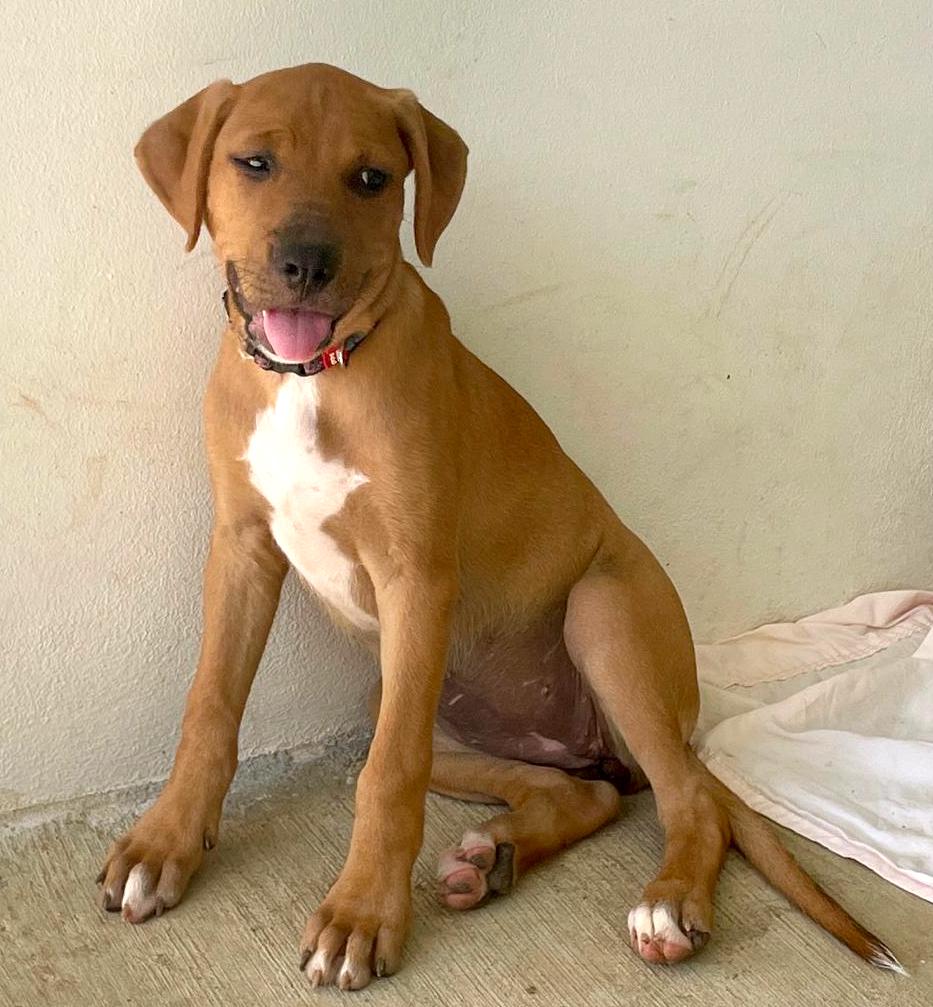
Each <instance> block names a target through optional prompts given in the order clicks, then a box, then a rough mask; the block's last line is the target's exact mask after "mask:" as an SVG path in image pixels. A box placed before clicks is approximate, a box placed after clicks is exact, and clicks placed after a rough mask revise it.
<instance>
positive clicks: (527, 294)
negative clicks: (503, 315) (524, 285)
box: [486, 283, 566, 311]
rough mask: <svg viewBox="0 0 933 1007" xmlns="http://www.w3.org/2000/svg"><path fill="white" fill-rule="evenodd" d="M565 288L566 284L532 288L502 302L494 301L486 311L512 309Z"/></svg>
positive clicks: (550, 284) (551, 284)
mask: <svg viewBox="0 0 933 1007" xmlns="http://www.w3.org/2000/svg"><path fill="white" fill-rule="evenodd" d="M565 286H566V284H563V283H549V284H547V285H546V286H543V287H533V288H532V289H531V290H523V291H521V293H518V294H514V295H513V296H512V297H507V298H506V299H505V300H504V301H496V303H495V304H490V306H489V307H488V308H487V309H486V310H487V311H498V310H499V309H500V308H514V307H515V305H517V304H524V303H525V302H526V301H532V300H534V299H535V298H536V297H544V296H545V295H546V294H556V293H557V291H558V290H562V289H563V288H564V287H565Z"/></svg>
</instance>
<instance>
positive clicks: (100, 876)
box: [94, 867, 107, 885]
mask: <svg viewBox="0 0 933 1007" xmlns="http://www.w3.org/2000/svg"><path fill="white" fill-rule="evenodd" d="M106 877H107V868H106V867H105V868H104V869H103V870H102V871H101V872H100V874H98V875H97V877H96V878H95V879H94V884H95V885H102V884H103V883H104V878H106Z"/></svg>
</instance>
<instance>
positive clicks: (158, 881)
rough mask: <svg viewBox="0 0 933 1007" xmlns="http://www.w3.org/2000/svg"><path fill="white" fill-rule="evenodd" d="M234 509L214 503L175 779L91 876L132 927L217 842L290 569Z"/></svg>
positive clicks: (179, 890) (260, 520)
mask: <svg viewBox="0 0 933 1007" xmlns="http://www.w3.org/2000/svg"><path fill="white" fill-rule="evenodd" d="M231 509H232V508H231V505H230V504H229V503H224V502H219V503H218V512H219V513H223V514H225V515H226V516H227V519H226V520H224V521H221V522H219V523H218V524H217V525H216V526H215V528H214V532H213V536H212V538H211V549H210V555H209V557H208V561H207V567H206V569H205V574H204V630H203V637H202V643H201V656H200V660H199V661H198V668H197V672H196V674H195V676H194V681H193V683H192V685H191V689H190V690H189V692H188V700H187V704H186V707H185V717H184V721H183V722H182V732H181V741H180V742H179V745H178V750H177V752H176V754H175V765H174V767H173V769H172V774H171V776H170V777H169V780H168V782H167V783H166V784H165V787H164V788H163V790H162V793H161V794H160V795H159V798H158V800H157V801H156V802H155V804H154V805H153V806H152V807H151V808H150V809H149V810H148V811H147V812H146V813H145V814H144V815H143V816H142V817H141V818H140V819H139V821H138V822H136V824H135V825H134V826H133V828H132V829H130V831H129V832H128V833H127V834H126V835H125V836H123V837H122V838H120V839H118V840H117V841H116V842H115V843H114V844H113V846H112V847H111V849H110V853H109V854H108V857H107V863H106V864H105V866H104V869H103V870H102V871H101V874H100V877H99V878H98V881H99V882H100V883H101V884H102V886H103V888H102V895H101V899H102V903H103V905H104V907H105V908H106V909H110V910H117V909H120V908H121V907H122V910H123V917H124V919H126V920H129V921H130V922H131V923H139V922H141V921H142V920H144V919H146V918H147V917H149V916H152V915H158V914H159V913H161V912H162V910H163V909H168V908H170V907H171V906H173V905H175V903H177V902H178V901H179V899H181V897H182V895H183V893H184V891H185V888H186V887H187V885H188V881H189V880H190V878H191V875H192V874H193V873H194V871H195V870H196V869H197V867H198V866H199V864H200V863H201V858H202V856H203V853H204V850H205V849H210V848H211V847H212V846H213V845H214V843H215V842H216V841H217V831H218V823H219V821H220V811H221V807H222V805H223V800H224V796H225V795H226V793H227V788H228V786H229V785H230V781H231V780H232V779H233V774H234V771H235V770H236V765H237V734H238V732H239V727H240V719H241V717H242V715H243V708H244V706H245V705H246V698H247V696H248V694H249V690H250V686H251V685H252V681H253V676H254V674H255V672H256V667H257V665H258V664H259V659H260V657H261V656H262V652H263V648H264V647H265V643H266V637H267V635H268V633H269V627H270V626H271V625H272V619H273V617H274V616H275V610H276V607H277V606H278V599H279V592H280V590H281V587H282V581H283V579H284V576H285V571H286V569H287V563H286V561H285V558H284V557H283V556H282V554H281V552H280V551H279V549H278V547H277V546H276V545H275V543H274V542H273V540H272V536H271V534H270V532H269V528H268V524H267V523H266V521H265V519H264V517H263V516H262V515H260V514H255V515H253V514H250V515H243V514H234V513H231Z"/></svg>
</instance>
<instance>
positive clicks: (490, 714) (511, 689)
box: [437, 611, 640, 791]
mask: <svg viewBox="0 0 933 1007" xmlns="http://www.w3.org/2000/svg"><path fill="white" fill-rule="evenodd" d="M562 628H563V611H561V612H558V613H555V614H554V615H552V616H551V617H549V618H548V619H547V620H546V621H545V622H543V623H542V624H539V625H535V626H533V627H530V628H528V629H525V630H521V631H519V632H515V631H512V632H510V633H509V634H508V635H501V636H496V637H494V638H490V639H483V640H477V641H474V642H473V643H472V644H471V645H470V646H469V647H467V648H464V649H463V650H462V652H461V653H458V654H456V655H455V656H454V658H453V660H452V661H451V664H450V667H449V668H448V672H447V678H446V680H445V682H444V688H443V691H442V693H441V701H440V705H439V707H438V712H437V721H438V726H439V727H440V728H441V730H442V731H443V732H444V733H445V734H447V735H448V736H449V737H451V738H453V739H454V740H456V741H459V742H460V743H461V744H464V745H468V746H469V747H471V748H476V749H478V750H480V751H482V752H486V753H487V754H489V755H495V756H498V757H499V758H504V759H519V760H521V761H522V762H532V763H535V764H537V765H543V766H555V767H557V768H559V769H565V770H567V771H568V772H571V773H573V774H574V775H582V776H588V777H602V778H605V779H609V780H610V781H611V782H613V783H615V784H616V785H617V786H618V787H619V789H620V790H624V791H630V790H633V789H637V787H638V786H639V785H640V781H639V780H638V779H637V777H639V776H640V773H639V772H638V771H637V767H635V766H634V765H633V764H631V759H630V756H628V753H625V752H621V753H620V752H619V751H617V750H616V746H615V745H614V743H613V740H612V736H611V734H610V732H609V730H608V727H607V725H606V721H605V719H604V717H603V715H602V712H601V711H600V710H599V708H598V707H597V705H596V702H595V700H594V699H593V696H592V695H591V693H590V691H589V689H588V688H587V685H586V683H585V682H584V680H583V678H582V677H581V676H580V674H579V672H578V671H577V669H576V668H575V667H574V666H573V663H572V661H571V660H570V656H569V654H568V653H567V649H566V647H565V646H564V641H563V634H562ZM620 756H621V757H620ZM627 763H628V764H627ZM633 770H634V772H633Z"/></svg>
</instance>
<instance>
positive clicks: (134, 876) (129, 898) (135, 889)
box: [123, 864, 149, 910]
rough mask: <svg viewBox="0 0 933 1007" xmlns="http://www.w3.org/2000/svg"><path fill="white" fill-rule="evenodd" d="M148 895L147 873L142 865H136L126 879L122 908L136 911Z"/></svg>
mask: <svg viewBox="0 0 933 1007" xmlns="http://www.w3.org/2000/svg"><path fill="white" fill-rule="evenodd" d="M148 894H149V872H148V871H147V870H146V868H145V866H144V865H143V864H137V865H136V866H135V867H134V868H133V869H132V870H131V871H130V876H129V877H128V878H127V879H126V887H125V888H124V889H123V908H124V909H125V908H126V907H127V906H129V907H130V909H134V910H138V909H140V907H141V906H142V903H143V902H145V901H146V896H147V895H148Z"/></svg>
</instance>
